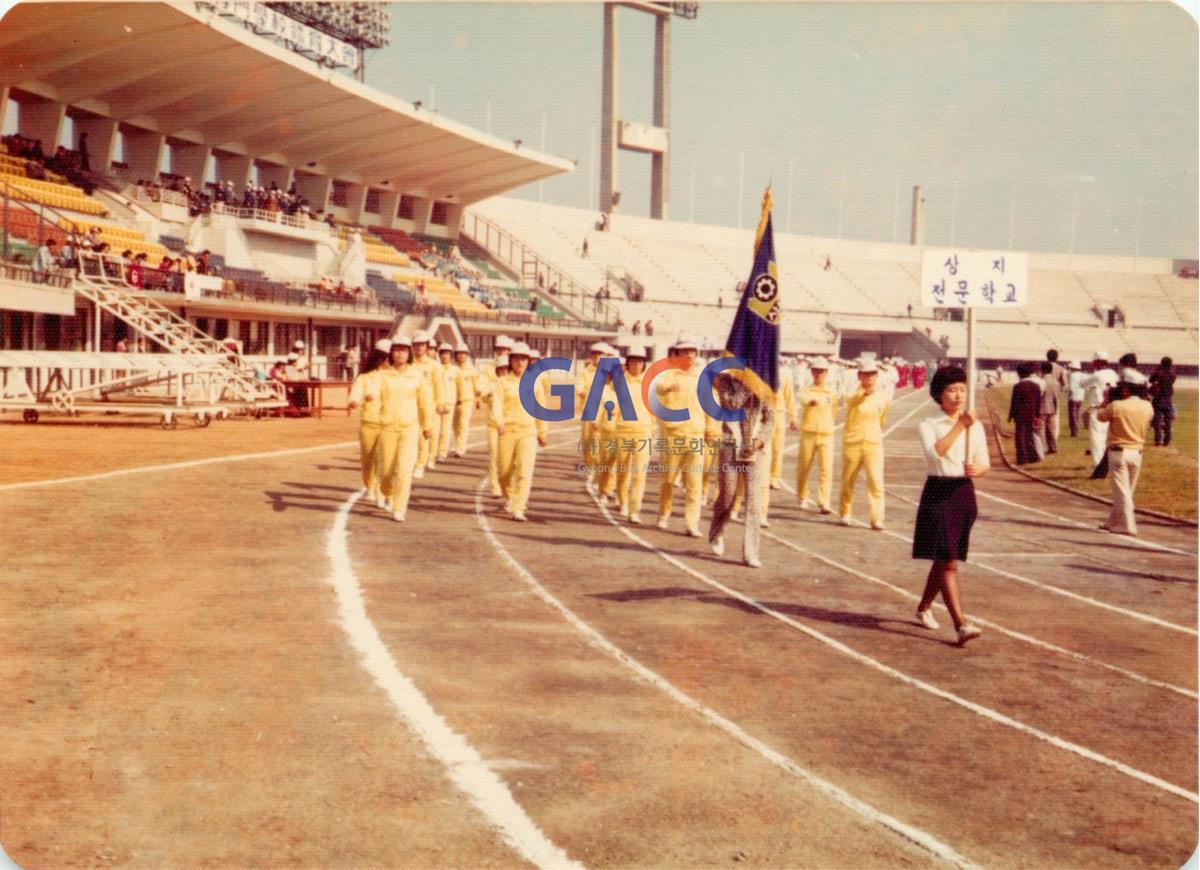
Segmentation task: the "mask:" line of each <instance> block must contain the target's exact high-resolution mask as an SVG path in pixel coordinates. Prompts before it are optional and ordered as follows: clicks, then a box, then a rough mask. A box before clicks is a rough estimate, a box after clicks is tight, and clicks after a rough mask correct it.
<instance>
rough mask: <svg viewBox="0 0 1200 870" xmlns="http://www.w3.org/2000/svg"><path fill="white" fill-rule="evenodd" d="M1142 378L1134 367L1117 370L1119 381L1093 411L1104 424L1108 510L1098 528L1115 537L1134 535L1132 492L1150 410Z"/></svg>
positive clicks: (1140, 462)
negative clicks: (1108, 491) (1109, 499)
mask: <svg viewBox="0 0 1200 870" xmlns="http://www.w3.org/2000/svg"><path fill="white" fill-rule="evenodd" d="M1146 395H1147V392H1146V376H1145V375H1143V374H1142V373H1141V372H1139V371H1138V370H1137V369H1134V368H1126V369H1123V370H1122V371H1121V381H1120V382H1119V383H1118V384H1117V385H1116V386H1115V387H1113V389H1112V391H1111V393H1110V395H1109V396H1108V397H1107V398H1105V400H1104V403H1103V404H1102V405H1101V406H1100V409H1099V410H1098V411H1097V412H1096V419H1097V420H1099V421H1101V422H1104V423H1107V424H1108V438H1107V447H1108V477H1109V482H1110V486H1111V491H1112V510H1111V511H1110V512H1109V515H1108V519H1107V520H1105V521H1104V523H1103V524H1102V525H1101V526H1100V528H1102V529H1104V530H1105V531H1109V532H1115V533H1116V534H1119V535H1135V536H1136V535H1137V520H1136V518H1135V517H1134V513H1133V511H1134V505H1133V491H1134V490H1135V489H1137V482H1138V475H1139V474H1140V473H1141V469H1142V450H1143V448H1144V447H1145V445H1146V435H1147V433H1148V432H1149V429H1150V421H1151V420H1152V419H1153V417H1154V407H1153V406H1152V405H1151V404H1150V402H1148V401H1146Z"/></svg>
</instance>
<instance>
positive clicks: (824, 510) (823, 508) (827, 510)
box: [819, 504, 833, 515]
mask: <svg viewBox="0 0 1200 870" xmlns="http://www.w3.org/2000/svg"><path fill="white" fill-rule="evenodd" d="M819 510H820V512H821V513H823V514H826V515H828V514H831V513H833V508H831V507H830V506H829V505H827V504H823V505H821V507H820V508H819Z"/></svg>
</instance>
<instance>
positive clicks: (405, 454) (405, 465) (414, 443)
mask: <svg viewBox="0 0 1200 870" xmlns="http://www.w3.org/2000/svg"><path fill="white" fill-rule="evenodd" d="M410 349H411V342H410V341H409V340H408V338H407V337H405V336H399V337H397V338H395V339H393V341H392V350H391V357H392V365H391V367H390V368H388V369H384V370H382V371H381V372H380V375H379V379H378V382H377V384H378V390H379V394H378V396H374V395H373V394H372V395H371V398H372V399H376V398H377V399H378V401H379V423H380V425H381V427H382V428H381V431H380V434H379V450H380V456H381V466H382V475H383V477H384V479H386V480H390V481H391V489H392V492H393V496H392V519H393V520H395V521H396V522H398V523H402V522H404V520H405V518H406V517H407V515H408V497H409V494H410V493H411V492H412V480H413V469H414V467H415V466H416V464H417V449H418V444H419V442H420V439H421V437H422V436H424V437H425V438H428V437H429V435H430V434H431V433H430V424H431V423H432V417H433V414H432V413H431V409H430V407H429V403H428V401H427V399H426V393H425V389H424V377H423V375H421V373H420V372H418V371H416V370H415V369H413V367H412V366H411V365H409V361H408V359H409V351H410Z"/></svg>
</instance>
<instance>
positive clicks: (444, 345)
mask: <svg viewBox="0 0 1200 870" xmlns="http://www.w3.org/2000/svg"><path fill="white" fill-rule="evenodd" d="M444 350H448V351H450V352H451V353H453V352H454V348H452V347H451V346H450V342H448V341H443V342H442V343H441V344H439V345H438V353H441V352H442V351H444Z"/></svg>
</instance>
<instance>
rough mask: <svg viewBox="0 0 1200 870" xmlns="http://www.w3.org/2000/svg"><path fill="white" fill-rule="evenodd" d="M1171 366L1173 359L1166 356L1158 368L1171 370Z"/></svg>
mask: <svg viewBox="0 0 1200 870" xmlns="http://www.w3.org/2000/svg"><path fill="white" fill-rule="evenodd" d="M1171 365H1172V361H1171V358H1170V357H1169V356H1164V357H1163V358H1162V362H1160V363H1159V364H1158V367H1159V368H1162V369H1169V368H1170V367H1171Z"/></svg>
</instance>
